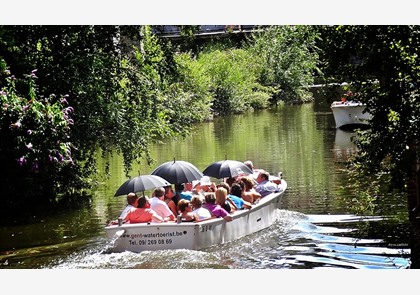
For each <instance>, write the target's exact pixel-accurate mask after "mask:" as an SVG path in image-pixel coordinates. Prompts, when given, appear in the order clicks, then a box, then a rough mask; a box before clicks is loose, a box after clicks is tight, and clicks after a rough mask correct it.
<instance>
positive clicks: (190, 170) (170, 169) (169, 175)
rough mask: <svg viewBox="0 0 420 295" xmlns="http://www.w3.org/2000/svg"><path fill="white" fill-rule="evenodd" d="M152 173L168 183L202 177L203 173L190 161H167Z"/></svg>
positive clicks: (190, 180) (189, 180) (185, 181)
mask: <svg viewBox="0 0 420 295" xmlns="http://www.w3.org/2000/svg"><path fill="white" fill-rule="evenodd" d="M152 175H158V176H160V177H162V178H164V179H166V180H167V181H168V182H170V183H187V182H192V181H193V180H197V179H200V178H201V177H203V173H201V171H200V170H198V168H197V167H195V166H194V165H193V164H191V163H190V162H186V161H175V159H174V160H173V161H169V162H166V163H163V164H161V165H160V166H159V167H157V168H156V169H155V170H153V172H152Z"/></svg>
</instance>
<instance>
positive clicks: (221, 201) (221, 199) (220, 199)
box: [215, 186, 236, 213]
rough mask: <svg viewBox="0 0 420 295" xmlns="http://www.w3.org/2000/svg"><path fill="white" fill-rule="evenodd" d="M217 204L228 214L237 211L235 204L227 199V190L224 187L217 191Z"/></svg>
mask: <svg viewBox="0 0 420 295" xmlns="http://www.w3.org/2000/svg"><path fill="white" fill-rule="evenodd" d="M215 194H216V204H217V205H220V206H221V207H222V208H223V209H225V210H226V211H227V212H228V213H232V212H234V211H235V210H236V205H235V203H233V202H232V200H231V199H229V198H228V197H227V194H228V193H227V190H226V189H225V188H224V187H221V186H219V187H218V188H217V189H216V193H215Z"/></svg>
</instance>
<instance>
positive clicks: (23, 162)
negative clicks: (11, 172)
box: [18, 157, 26, 166]
mask: <svg viewBox="0 0 420 295" xmlns="http://www.w3.org/2000/svg"><path fill="white" fill-rule="evenodd" d="M18 163H19V166H23V165H25V164H26V159H25V157H20V158H19V159H18Z"/></svg>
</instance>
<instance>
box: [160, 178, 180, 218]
mask: <svg viewBox="0 0 420 295" xmlns="http://www.w3.org/2000/svg"><path fill="white" fill-rule="evenodd" d="M163 201H164V202H165V203H166V204H167V205H168V207H169V209H171V211H172V213H173V214H174V216H177V215H178V210H177V208H176V204H177V203H178V200H177V199H176V198H175V194H174V191H173V189H172V185H168V186H165V197H164V198H163Z"/></svg>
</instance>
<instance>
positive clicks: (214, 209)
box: [203, 193, 232, 221]
mask: <svg viewBox="0 0 420 295" xmlns="http://www.w3.org/2000/svg"><path fill="white" fill-rule="evenodd" d="M204 198H205V200H206V203H205V204H204V205H203V207H204V208H207V209H208V210H209V211H210V213H211V215H212V216H216V217H223V218H224V219H225V220H226V221H232V216H231V215H230V214H229V213H228V212H227V211H226V210H225V209H223V208H222V207H221V206H220V205H217V204H216V194H215V193H206V194H205V195H204Z"/></svg>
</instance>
